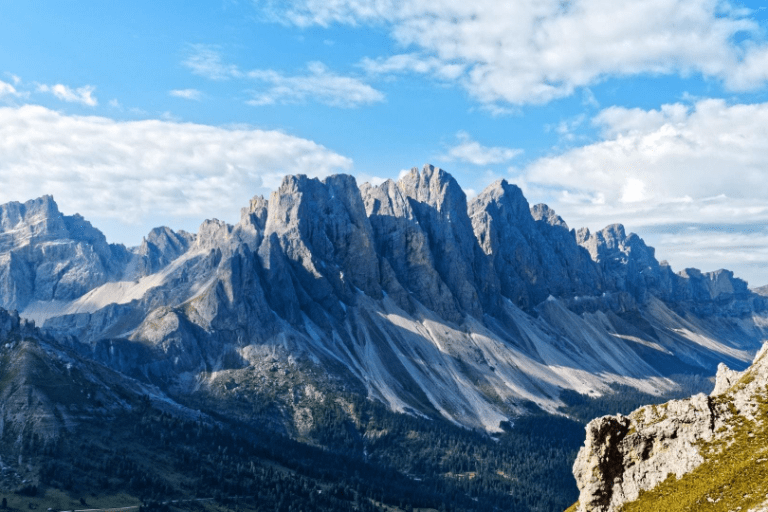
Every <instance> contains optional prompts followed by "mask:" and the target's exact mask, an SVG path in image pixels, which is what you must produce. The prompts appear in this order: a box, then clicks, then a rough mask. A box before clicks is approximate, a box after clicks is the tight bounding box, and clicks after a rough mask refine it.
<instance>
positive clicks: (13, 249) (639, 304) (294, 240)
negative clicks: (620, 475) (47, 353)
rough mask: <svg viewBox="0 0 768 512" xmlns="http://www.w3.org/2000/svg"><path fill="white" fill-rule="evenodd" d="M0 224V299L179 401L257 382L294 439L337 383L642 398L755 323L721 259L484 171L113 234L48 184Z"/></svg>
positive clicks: (308, 190)
mask: <svg viewBox="0 0 768 512" xmlns="http://www.w3.org/2000/svg"><path fill="white" fill-rule="evenodd" d="M0 228H2V230H1V231H0V250H1V252H0V306H1V307H4V308H7V309H16V310H18V311H19V314H20V315H21V316H22V317H24V318H27V319H30V320H34V321H35V322H36V323H37V325H39V326H42V327H43V328H44V330H45V331H46V332H47V333H48V334H49V335H51V336H56V337H58V338H60V339H67V340H71V341H70V344H71V345H72V346H73V347H75V348H76V349H77V350H78V351H79V353H81V354H84V355H86V356H87V357H89V358H91V359H93V360H94V361H98V362H99V363H101V364H103V365H105V366H107V367H109V368H111V369H113V370H116V371H118V372H121V373H122V374H124V375H127V376H131V377H132V378H136V379H139V380H141V381H143V382H146V383H148V384H152V385H156V386H158V387H159V388H161V389H163V390H165V391H166V392H167V393H169V396H172V397H175V399H178V400H181V401H183V400H189V399H190V398H191V397H195V400H199V399H202V398H201V397H208V398H206V399H210V400H214V401H219V400H221V399H222V398H223V397H233V396H239V397H241V399H242V400H245V401H258V400H261V399H265V397H264V393H265V392H266V391H265V390H266V389H267V388H265V387H264V385H263V383H265V382H269V383H271V386H272V387H269V389H270V390H271V391H269V393H267V394H268V395H269V396H268V399H269V400H270V401H273V402H274V403H275V404H278V405H279V407H277V408H276V409H275V411H276V412H275V414H276V415H277V416H278V417H277V418H276V421H277V422H279V423H280V424H282V425H285V428H286V429H288V430H289V431H291V432H294V433H300V432H304V431H307V429H308V428H310V427H311V425H312V419H311V418H310V416H308V415H307V414H306V411H307V410H309V409H311V404H312V403H314V402H316V401H317V400H319V399H321V397H323V396H325V395H326V394H329V393H334V392H337V391H340V390H341V391H344V392H349V393H355V394H358V395H360V396H364V397H367V398H369V399H371V400H375V401H378V402H380V403H382V404H384V405H386V406H387V407H388V408H389V409H390V410H392V411H397V412H404V413H408V414H412V415H417V416H424V417H431V418H434V417H441V418H444V419H447V420H448V421H450V422H452V423H454V424H456V425H461V426H464V427H468V428H472V429H479V430H483V431H487V432H500V431H501V430H502V427H501V425H502V424H503V423H504V422H509V421H510V420H512V419H514V418H515V417H517V416H519V415H521V414H526V411H528V410H529V406H530V405H531V404H535V406H537V407H538V408H540V409H542V410H545V411H549V412H556V411H558V409H559V408H561V407H562V406H563V405H564V403H563V401H562V400H561V393H562V392H563V390H572V391H575V392H578V393H581V394H585V395H591V396H599V395H601V394H603V393H606V392H609V391H610V390H611V389H613V388H614V387H615V386H629V387H631V388H634V389H637V390H640V391H642V392H645V393H650V394H654V395H660V394H663V393H666V392H669V391H671V390H674V389H676V388H677V386H678V384H679V383H680V382H681V381H682V380H685V379H686V378H687V376H690V375H712V374H714V372H715V369H716V367H717V364H718V363H720V362H722V361H724V362H726V363H727V364H729V365H731V366H732V367H735V368H744V367H745V366H746V365H747V363H748V362H749V361H750V360H751V358H752V357H753V355H754V354H755V352H756V350H757V349H758V348H759V346H760V343H761V340H763V339H764V338H765V336H766V331H767V329H766V326H767V325H768V323H766V317H768V299H766V298H765V297H763V296H761V295H758V294H755V293H753V292H751V291H750V290H749V289H748V287H747V283H746V282H744V281H742V280H740V279H738V278H736V277H734V276H733V274H732V273H731V272H729V271H725V270H721V271H717V272H712V273H705V272H700V271H699V270H696V269H685V270H683V271H681V272H678V273H675V272H674V271H673V270H672V269H671V268H670V266H669V265H668V264H666V263H665V262H659V261H658V260H657V259H656V256H655V253H654V249H653V248H651V247H648V246H647V245H646V244H645V243H644V242H643V240H642V239H641V238H640V237H639V236H637V235H635V234H627V233H625V231H624V228H623V227H622V226H620V225H612V226H608V227H606V228H605V229H603V230H601V231H598V232H594V233H593V232H590V231H589V230H586V229H581V230H578V231H577V230H573V229H570V228H569V227H568V225H567V224H566V222H565V221H564V220H563V219H562V218H560V217H559V216H558V215H557V214H556V213H555V212H554V211H553V210H551V209H550V208H548V207H547V206H546V205H534V206H533V207H531V206H530V205H529V204H528V202H527V200H526V199H525V197H524V196H523V194H522V192H521V190H520V189H519V188H518V187H516V186H515V185H513V184H510V183H508V182H506V181H504V180H501V181H498V182H496V183H493V184H492V185H490V186H489V187H488V188H487V189H486V190H484V191H483V192H481V193H480V194H479V195H478V196H477V197H475V198H473V199H472V200H471V201H467V197H466V195H465V193H464V192H463V191H462V190H461V188H460V187H459V185H458V184H457V183H456V181H455V180H454V179H453V178H452V177H451V176H450V174H448V173H447V172H445V171H443V170H441V169H438V168H435V167H433V166H429V165H427V166H425V167H424V168H423V169H421V170H418V169H413V170H411V171H410V173H407V174H406V175H404V176H403V177H402V178H401V179H400V180H399V181H397V182H394V181H386V182H384V183H382V184H380V185H378V186H373V185H370V184H363V185H361V186H358V184H357V183H356V182H355V179H354V178H353V177H351V176H346V175H335V176H330V177H328V178H325V179H322V180H320V179H315V178H309V177H306V176H287V177H286V178H285V179H284V180H283V182H282V184H281V185H280V187H279V188H278V189H277V190H276V191H274V192H273V193H272V195H271V197H270V198H269V199H268V200H267V199H265V198H261V197H256V198H254V199H253V200H252V201H251V202H250V204H249V205H247V206H246V207H245V208H243V210H242V216H241V219H240V222H239V223H238V224H236V225H228V224H227V223H225V222H222V221H218V220H208V221H205V222H204V223H203V224H202V225H201V226H200V229H199V231H198V232H197V233H196V234H191V233H186V232H174V231H173V230H172V229H170V228H167V227H161V228H156V229H154V230H152V231H151V232H150V233H149V234H148V235H147V236H146V237H145V239H144V241H143V242H142V244H141V245H140V246H139V247H134V248H126V247H123V246H122V245H115V244H109V243H107V241H106V240H105V238H104V236H103V235H102V234H101V233H100V232H99V231H98V230H97V229H96V228H94V227H93V226H91V224H90V223H88V222H87V221H85V220H84V219H82V218H81V217H80V216H78V215H73V216H66V215H64V214H62V213H60V212H59V210H58V207H57V205H56V203H55V202H54V201H53V198H51V197H50V196H46V197H43V198H40V199H36V200H32V201H28V202H26V203H23V204H22V203H9V204H6V205H3V206H0ZM275 369H277V370H275ZM228 383H234V387H233V385H230V384H228ZM289 391H290V392H289ZM258 397H261V398H258Z"/></svg>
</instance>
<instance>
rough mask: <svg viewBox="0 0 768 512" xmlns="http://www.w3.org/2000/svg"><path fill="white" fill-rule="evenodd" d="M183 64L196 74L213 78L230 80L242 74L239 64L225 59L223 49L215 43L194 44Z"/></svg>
mask: <svg viewBox="0 0 768 512" xmlns="http://www.w3.org/2000/svg"><path fill="white" fill-rule="evenodd" d="M183 64H184V65H185V66H186V67H187V68H189V69H190V70H191V71H192V73H194V74H195V75H198V76H202V77H205V78H209V79H211V80H229V79H230V78H239V77H241V76H242V73H241V72H240V70H239V69H238V68H237V66H235V65H233V64H226V63H225V62H224V61H223V59H222V56H221V50H220V49H219V47H218V46H214V45H206V44H195V45H192V46H191V47H190V49H189V53H188V55H187V58H186V59H184V62H183Z"/></svg>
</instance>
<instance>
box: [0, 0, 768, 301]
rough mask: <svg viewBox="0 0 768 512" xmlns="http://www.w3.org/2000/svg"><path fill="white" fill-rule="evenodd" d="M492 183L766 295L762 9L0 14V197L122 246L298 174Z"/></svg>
mask: <svg viewBox="0 0 768 512" xmlns="http://www.w3.org/2000/svg"><path fill="white" fill-rule="evenodd" d="M426 163H431V164H434V165H437V166H439V167H441V168H443V169H445V170H446V171H448V172H450V173H451V174H452V175H453V176H454V177H455V178H456V179H457V180H458V182H459V183H460V184H461V185H462V187H463V188H464V189H465V191H466V192H467V195H468V196H469V197H472V196H474V195H476V194H477V193H479V192H480V191H482V190H483V189H484V188H485V187H486V186H488V185H489V184H491V183H492V182H494V181H496V180H498V179H502V178H503V179H506V180H508V181H509V182H511V183H515V184H517V185H518V186H520V187H521V188H522V189H523V191H524V193H525V195H526V197H527V199H528V201H529V202H530V203H531V204H532V205H533V204H536V203H546V204H548V205H550V207H552V208H554V209H555V210H556V211H557V213H558V214H560V215H561V216H562V217H563V218H564V219H565V221H566V222H567V223H568V225H569V226H570V227H572V228H579V227H584V226H585V227H589V228H590V229H591V230H593V231H594V230H598V229H601V228H602V227H604V226H606V225H608V224H612V223H622V224H624V225H625V226H626V228H627V229H628V230H629V231H634V232H636V233H638V234H639V235H640V236H641V237H643V238H644V239H645V240H646V242H647V243H649V244H650V245H653V246H654V247H656V255H657V257H658V258H659V259H660V260H667V261H669V262H670V264H671V265H672V267H673V269H675V270H677V271H680V270H683V269H684V268H687V267H697V268H700V269H702V270H704V271H711V270H716V269H719V268H728V269H731V270H734V272H735V273H736V275H737V276H739V277H742V278H744V279H745V280H747V281H748V282H749V284H750V285H751V286H761V285H764V284H768V222H767V221H768V10H766V7H765V5H764V4H762V3H760V2H744V3H736V2H730V3H729V2H722V1H717V0H684V1H683V0H680V1H678V0H644V1H642V2H638V1H637V0H509V1H499V0H473V1H472V2H467V1H466V0H430V1H423V0H296V1H285V0H281V1H273V0H239V1H238V0H211V1H205V2H204V1H192V0H186V1H178V0H164V1H163V2H157V1H143V0H134V1H133V2H103V1H100V0H88V1H86V0H72V1H69V2H54V1H47V2H46V1H44V2H28V1H25V0H6V1H4V2H3V3H2V6H0V183H3V185H2V187H0V203H5V202H8V201H26V200H29V199H32V198H35V197H39V196H41V195H43V194H52V195H53V196H54V198H55V199H56V201H57V203H58V204H59V208H60V210H61V211H62V212H64V213H65V214H72V213H76V212H77V213H80V214H81V215H83V216H84V217H85V218H86V219H88V220H90V221H91V222H92V223H93V224H94V225H95V226H96V227H98V228H99V229H101V230H102V231H103V232H104V233H105V234H106V236H107V238H108V240H109V241H110V242H116V243H124V244H126V245H127V246H134V245H138V244H139V243H140V242H141V239H142V236H144V235H145V234H147V233H148V232H149V230H150V229H151V228H152V227H155V226H158V225H167V226H170V227H171V228H173V229H186V230H188V231H192V232H194V231H196V230H197V227H198V226H199V224H200V223H201V222H202V221H203V220H204V219H206V218H219V219H222V220H225V221H227V222H230V223H235V222H237V221H238V220H239V211H240V208H241V207H244V206H246V205H247V204H248V200H249V199H250V198H251V197H253V196H254V195H264V196H266V197H268V196H269V193H270V192H271V191H272V190H274V189H275V188H277V186H278V185H279V184H280V182H281V179H282V176H284V175H286V174H307V175H310V176H317V177H324V176H327V175H330V174H333V173H339V172H344V173H349V174H353V175H354V176H355V177H356V178H357V180H358V182H360V183H362V182H365V181H369V182H373V183H375V184H376V183H379V182H381V181H383V180H385V179H389V178H391V179H397V178H398V176H399V175H400V174H401V173H402V172H403V171H404V170H407V169H410V168H411V167H421V166H422V165H424V164H426Z"/></svg>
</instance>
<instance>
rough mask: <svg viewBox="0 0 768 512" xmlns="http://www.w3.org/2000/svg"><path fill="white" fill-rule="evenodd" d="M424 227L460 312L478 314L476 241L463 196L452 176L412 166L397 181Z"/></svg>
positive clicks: (441, 171)
mask: <svg viewBox="0 0 768 512" xmlns="http://www.w3.org/2000/svg"><path fill="white" fill-rule="evenodd" d="M398 187H399V188H400V190H401V191H402V193H403V195H404V196H405V197H406V198H408V200H409V203H410V205H411V208H412V209H413V213H414V215H415V216H416V218H417V219H418V221H419V224H420V226H421V227H422V229H423V230H424V233H425V234H426V236H427V240H428V243H429V249H430V252H431V253H432V259H433V260H434V262H435V268H436V270H437V272H438V274H439V275H440V278H441V279H442V281H443V282H444V283H445V284H446V285H447V286H448V289H449V290H451V293H452V294H453V296H454V298H455V299H456V302H457V306H458V307H459V309H461V310H462V311H464V312H466V313H468V314H470V315H472V316H475V317H480V316H482V306H481V304H480V297H479V296H478V292H477V288H476V287H475V268H476V261H475V256H476V250H475V246H476V244H477V241H476V239H475V237H474V236H473V232H472V223H471V222H470V219H469V215H468V212H467V196H466V195H465V194H464V191H463V190H461V187H460V186H459V184H458V183H456V180H455V179H453V177H452V176H451V175H450V174H448V173H446V172H445V171H443V170H442V169H438V168H436V167H433V166H431V165H425V166H424V169H423V170H422V172H421V173H419V171H418V169H416V168H413V169H411V172H410V173H408V174H407V175H405V176H403V178H402V179H400V181H399V182H398Z"/></svg>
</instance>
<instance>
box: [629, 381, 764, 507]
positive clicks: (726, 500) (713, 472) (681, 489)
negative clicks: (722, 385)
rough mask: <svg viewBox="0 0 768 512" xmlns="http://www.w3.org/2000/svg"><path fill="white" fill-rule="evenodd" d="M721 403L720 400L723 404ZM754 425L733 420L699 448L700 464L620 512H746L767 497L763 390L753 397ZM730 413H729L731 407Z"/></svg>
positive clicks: (668, 480)
mask: <svg viewBox="0 0 768 512" xmlns="http://www.w3.org/2000/svg"><path fill="white" fill-rule="evenodd" d="M724 400H725V399H724ZM755 403H756V404H757V406H758V414H757V418H758V420H757V421H752V420H749V419H747V418H745V417H743V416H741V415H735V416H734V417H733V418H732V419H731V420H730V422H729V424H728V425H727V427H726V428H724V429H723V430H721V431H720V432H719V433H718V434H719V435H718V439H717V440H716V441H713V442H710V443H702V444H701V445H700V446H699V449H700V450H701V454H702V455H703V456H704V458H705V461H704V463H703V464H701V465H700V466H699V467H697V468H696V469H695V470H693V471H692V472H690V473H688V474H686V475H684V476H683V477H682V478H680V479H679V480H678V479H677V478H676V477H675V476H674V475H669V477H668V478H667V479H666V480H665V481H664V482H663V483H661V484H660V485H659V486H657V487H656V488H654V489H652V490H650V491H646V492H642V493H641V494H640V497H639V498H638V499H637V500H635V501H633V502H631V503H627V504H625V505H624V507H623V508H622V511H624V512H652V511H664V512H683V511H691V512H694V511H699V510H705V511H717V512H720V511H723V512H727V511H731V510H748V509H750V508H752V507H755V506H757V505H760V504H762V503H764V502H765V501H766V498H767V497H768V424H766V423H767V422H766V421H764V420H760V418H764V417H765V416H766V415H767V414H768V386H766V387H765V388H763V389H762V391H761V392H760V393H759V394H757V395H756V396H755ZM731 407H733V406H732V405H731Z"/></svg>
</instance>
